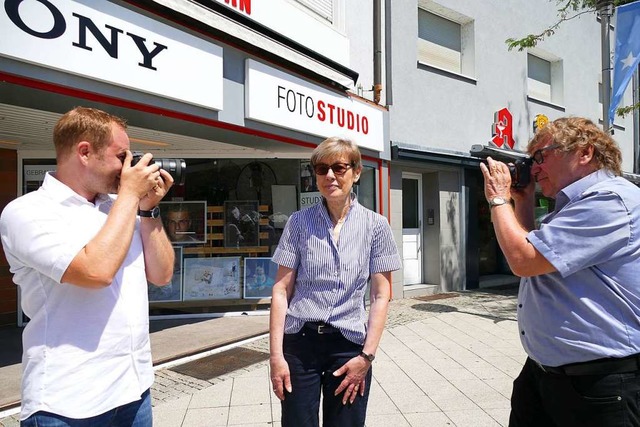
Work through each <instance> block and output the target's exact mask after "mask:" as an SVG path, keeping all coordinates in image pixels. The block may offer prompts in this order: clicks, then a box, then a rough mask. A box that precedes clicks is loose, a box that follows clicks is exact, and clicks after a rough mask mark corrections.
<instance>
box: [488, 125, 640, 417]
mask: <svg viewBox="0 0 640 427" xmlns="http://www.w3.org/2000/svg"><path fill="white" fill-rule="evenodd" d="M527 151H528V152H529V154H530V155H531V158H532V159H533V163H532V166H531V177H532V182H531V184H529V186H527V187H525V188H523V189H514V188H513V187H512V186H511V176H510V173H509V170H508V166H507V165H506V164H504V163H501V162H496V161H495V160H493V159H491V158H488V159H487V165H484V164H481V165H480V168H481V170H482V174H483V175H484V181H485V186H484V190H485V196H486V198H487V201H488V202H489V204H490V206H491V219H492V221H493V225H494V228H495V232H496V235H497V238H498V242H499V244H500V247H501V249H502V251H503V253H504V255H505V257H506V259H507V261H508V263H509V266H510V267H511V270H512V271H513V273H514V274H516V275H518V276H520V277H522V279H521V281H520V289H519V295H518V309H517V310H518V328H519V332H520V338H521V341H522V345H523V347H524V349H525V351H526V353H527V355H528V356H529V357H528V358H527V360H526V362H525V365H524V367H523V369H522V371H521V373H520V375H519V376H518V378H517V379H516V380H515V381H514V384H513V393H512V396H511V416H510V420H509V425H510V426H512V427H513V426H517V427H520V426H558V427H560V426H561V427H566V426H638V425H640V408H639V406H638V403H639V402H638V396H639V392H640V285H639V284H640V279H639V278H640V189H638V188H637V187H636V186H634V185H633V184H631V183H630V182H629V181H627V180H626V179H624V178H622V177H621V176H620V175H621V161H622V158H621V157H622V156H621V152H620V149H619V148H618V146H617V145H616V143H615V142H614V141H613V139H612V138H611V137H610V136H609V135H608V134H606V133H604V132H603V131H602V130H601V129H599V128H598V127H597V126H596V125H595V124H594V123H593V122H591V121H590V120H588V119H584V118H578V117H571V118H561V119H557V120H555V121H553V122H551V123H549V124H547V125H546V126H545V127H543V128H541V129H539V130H538V132H537V133H536V134H535V136H534V137H533V139H532V140H531V142H530V143H529V146H528V150H527ZM536 182H537V184H538V185H539V186H540V189H541V191H542V193H543V194H544V195H545V196H547V197H552V198H555V209H554V210H553V212H551V213H549V214H548V215H546V216H545V217H543V218H542V219H541V221H540V227H539V229H534V205H535V183H536ZM512 199H513V201H514V207H512V205H511V200H512Z"/></svg>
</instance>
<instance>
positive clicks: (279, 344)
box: [270, 138, 402, 427]
mask: <svg viewBox="0 0 640 427" xmlns="http://www.w3.org/2000/svg"><path fill="white" fill-rule="evenodd" d="M311 164H312V166H313V170H314V173H315V175H316V181H317V185H318V190H319V191H320V193H321V194H322V196H323V200H322V202H320V203H318V204H316V205H314V206H311V207H309V208H306V209H303V210H301V211H298V212H295V213H294V214H293V215H291V217H290V218H289V221H288V222H287V225H286V226H285V229H284V232H283V235H282V238H281V239H280V244H279V245H278V248H277V250H276V251H275V254H274V256H273V261H274V262H276V263H277V264H279V265H280V267H279V269H278V275H277V279H276V284H275V285H274V287H273V299H272V301H271V318H270V333H271V337H270V340H271V342H270V347H271V358H270V365H271V382H272V384H273V391H274V393H275V394H276V396H277V397H278V398H279V399H280V400H281V401H282V426H283V427H293V426H295V427H304V426H318V425H319V422H318V412H319V407H320V391H321V390H322V394H323V396H324V399H323V409H322V410H323V412H322V414H323V420H324V425H326V426H364V421H365V416H366V410H367V400H368V397H369V389H370V386H371V369H370V368H371V363H372V362H373V359H374V357H375V356H374V355H375V352H376V349H377V348H378V344H379V342H380V337H381V336H382V331H383V329H384V324H385V322H386V319H387V307H388V304H389V298H390V289H391V272H392V271H394V270H398V269H399V268H400V267H401V265H402V264H401V260H400V256H399V255H398V250H397V248H396V245H395V242H394V240H393V237H392V235H391V228H390V227H389V224H388V222H387V220H386V218H384V217H383V216H381V215H379V214H377V213H375V212H373V211H371V210H369V209H366V208H365V207H363V206H361V205H360V204H359V203H358V201H357V199H356V197H355V195H354V194H352V192H351V189H352V187H353V184H354V183H355V182H357V181H358V179H359V178H360V173H361V172H362V160H361V157H360V151H359V150H358V147H357V146H356V144H355V143H353V142H352V141H349V140H345V139H340V138H329V139H327V140H325V141H324V142H322V143H321V144H320V145H318V147H316V149H315V150H314V151H313V154H312V156H311ZM369 279H371V290H370V300H371V306H370V309H369V316H368V321H367V315H366V311H365V306H364V297H365V291H366V288H367V282H368V281H369Z"/></svg>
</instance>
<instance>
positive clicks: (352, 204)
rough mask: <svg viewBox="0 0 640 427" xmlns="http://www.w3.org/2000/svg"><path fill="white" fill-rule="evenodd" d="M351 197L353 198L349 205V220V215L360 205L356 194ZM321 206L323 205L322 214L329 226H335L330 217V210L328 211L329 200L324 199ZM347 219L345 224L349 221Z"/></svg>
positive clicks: (352, 193)
mask: <svg viewBox="0 0 640 427" xmlns="http://www.w3.org/2000/svg"><path fill="white" fill-rule="evenodd" d="M349 197H350V198H351V202H350V203H349V212H347V218H349V214H350V213H351V211H352V210H353V209H354V208H355V207H356V206H358V205H359V203H358V198H357V197H356V193H354V192H351V194H350V195H349ZM320 205H322V214H323V215H324V217H325V219H326V220H327V221H328V222H329V224H331V226H333V222H332V221H331V216H330V215H329V209H327V200H326V199H325V198H324V197H323V198H322V202H321V203H320ZM347 218H345V222H346V221H347Z"/></svg>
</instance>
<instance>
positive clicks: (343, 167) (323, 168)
mask: <svg viewBox="0 0 640 427" xmlns="http://www.w3.org/2000/svg"><path fill="white" fill-rule="evenodd" d="M352 167H353V163H334V164H332V165H327V164H325V163H318V164H317V165H313V171H314V172H315V173H316V175H326V174H328V173H329V169H331V170H332V171H333V174H334V175H340V176H342V175H344V174H345V173H347V171H348V170H349V169H351V168H352Z"/></svg>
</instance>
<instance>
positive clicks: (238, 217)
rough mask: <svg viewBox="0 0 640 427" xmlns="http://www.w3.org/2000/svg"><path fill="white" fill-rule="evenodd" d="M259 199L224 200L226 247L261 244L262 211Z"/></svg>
mask: <svg viewBox="0 0 640 427" xmlns="http://www.w3.org/2000/svg"><path fill="white" fill-rule="evenodd" d="M258 208H259V204H258V201H257V200H231V201H226V202H224V247H225V248H242V247H247V246H258V245H259V244H260V212H258Z"/></svg>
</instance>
